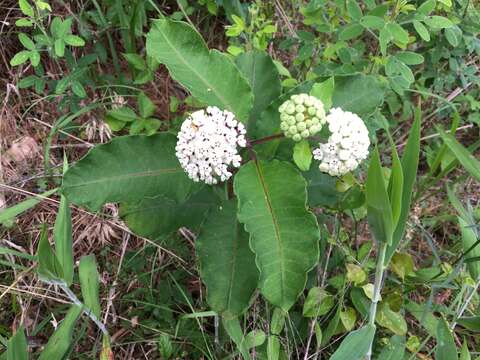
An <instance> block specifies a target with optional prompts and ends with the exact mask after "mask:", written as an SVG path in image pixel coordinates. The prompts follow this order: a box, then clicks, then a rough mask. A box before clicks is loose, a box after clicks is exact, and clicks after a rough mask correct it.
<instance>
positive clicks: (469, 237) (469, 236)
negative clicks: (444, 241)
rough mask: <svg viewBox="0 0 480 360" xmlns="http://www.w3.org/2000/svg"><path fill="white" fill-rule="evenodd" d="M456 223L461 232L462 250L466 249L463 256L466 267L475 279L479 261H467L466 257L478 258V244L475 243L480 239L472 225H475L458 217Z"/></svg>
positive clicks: (479, 265)
mask: <svg viewBox="0 0 480 360" xmlns="http://www.w3.org/2000/svg"><path fill="white" fill-rule="evenodd" d="M458 225H459V226H460V231H461V233H462V246H463V251H464V252H467V251H468V255H466V256H465V261H466V262H467V269H468V272H469V273H470V276H471V277H472V279H474V280H476V279H478V278H479V276H480V262H479V261H478V260H476V261H468V259H469V258H477V259H478V258H479V257H480V244H478V243H477V242H478V241H479V240H480V239H479V238H478V237H477V233H476V232H475V228H473V227H472V226H475V224H468V223H467V222H466V221H465V220H464V219H462V218H461V217H458Z"/></svg>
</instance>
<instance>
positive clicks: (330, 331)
mask: <svg viewBox="0 0 480 360" xmlns="http://www.w3.org/2000/svg"><path fill="white" fill-rule="evenodd" d="M342 302H343V298H342V299H340V301H339V302H338V304H339V305H338V306H337V310H336V311H335V314H334V315H333V317H332V318H331V319H330V321H329V323H328V325H327V328H326V329H325V331H324V332H323V334H322V343H321V344H320V345H321V346H324V345H326V344H328V342H329V341H330V339H331V338H332V336H333V335H335V332H336V331H337V329H338V325H339V323H340V312H341V310H342V306H341V304H342Z"/></svg>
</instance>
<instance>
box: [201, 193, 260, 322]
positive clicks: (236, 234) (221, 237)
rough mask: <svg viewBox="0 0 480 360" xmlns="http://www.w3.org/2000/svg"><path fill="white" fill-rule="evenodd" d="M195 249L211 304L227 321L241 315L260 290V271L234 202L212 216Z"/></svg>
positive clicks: (225, 204)
mask: <svg viewBox="0 0 480 360" xmlns="http://www.w3.org/2000/svg"><path fill="white" fill-rule="evenodd" d="M195 246H196V251H197V255H198V258H199V260H200V274H201V277H202V280H203V282H204V283H205V284H206V285H207V300H208V303H209V304H210V306H211V307H212V309H213V310H214V311H216V312H217V313H219V314H222V316H224V317H226V318H232V317H235V316H238V315H241V314H242V313H243V312H244V311H245V310H246V308H247V307H248V305H249V303H250V299H251V297H252V295H253V292H254V291H255V289H256V287H257V282H258V269H257V268H256V266H255V256H254V254H253V253H252V251H251V250H250V248H249V244H248V233H246V232H245V230H244V229H243V225H241V224H239V223H238V220H237V204H236V202H235V201H233V200H232V201H230V202H225V203H223V204H222V205H221V206H219V207H217V208H216V209H215V211H212V212H211V213H210V214H209V216H208V218H207V220H206V221H205V223H204V224H203V226H202V230H201V231H200V234H199V236H198V238H197V240H196V242H195Z"/></svg>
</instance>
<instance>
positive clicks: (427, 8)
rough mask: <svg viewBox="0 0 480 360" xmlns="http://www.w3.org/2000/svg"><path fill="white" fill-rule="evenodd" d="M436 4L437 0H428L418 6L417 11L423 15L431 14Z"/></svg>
mask: <svg viewBox="0 0 480 360" xmlns="http://www.w3.org/2000/svg"><path fill="white" fill-rule="evenodd" d="M435 5H436V1H435V0H427V1H425V2H424V3H423V4H422V5H420V6H419V7H418V9H417V12H419V13H420V14H422V15H429V14H430V13H431V12H432V11H433V10H435Z"/></svg>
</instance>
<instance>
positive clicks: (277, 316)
mask: <svg viewBox="0 0 480 360" xmlns="http://www.w3.org/2000/svg"><path fill="white" fill-rule="evenodd" d="M286 316H287V313H286V312H285V311H283V310H282V309H280V308H275V310H273V315H272V319H271V320H270V332H271V333H272V334H273V335H280V333H281V332H282V330H283V328H284V327H285V318H286Z"/></svg>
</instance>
